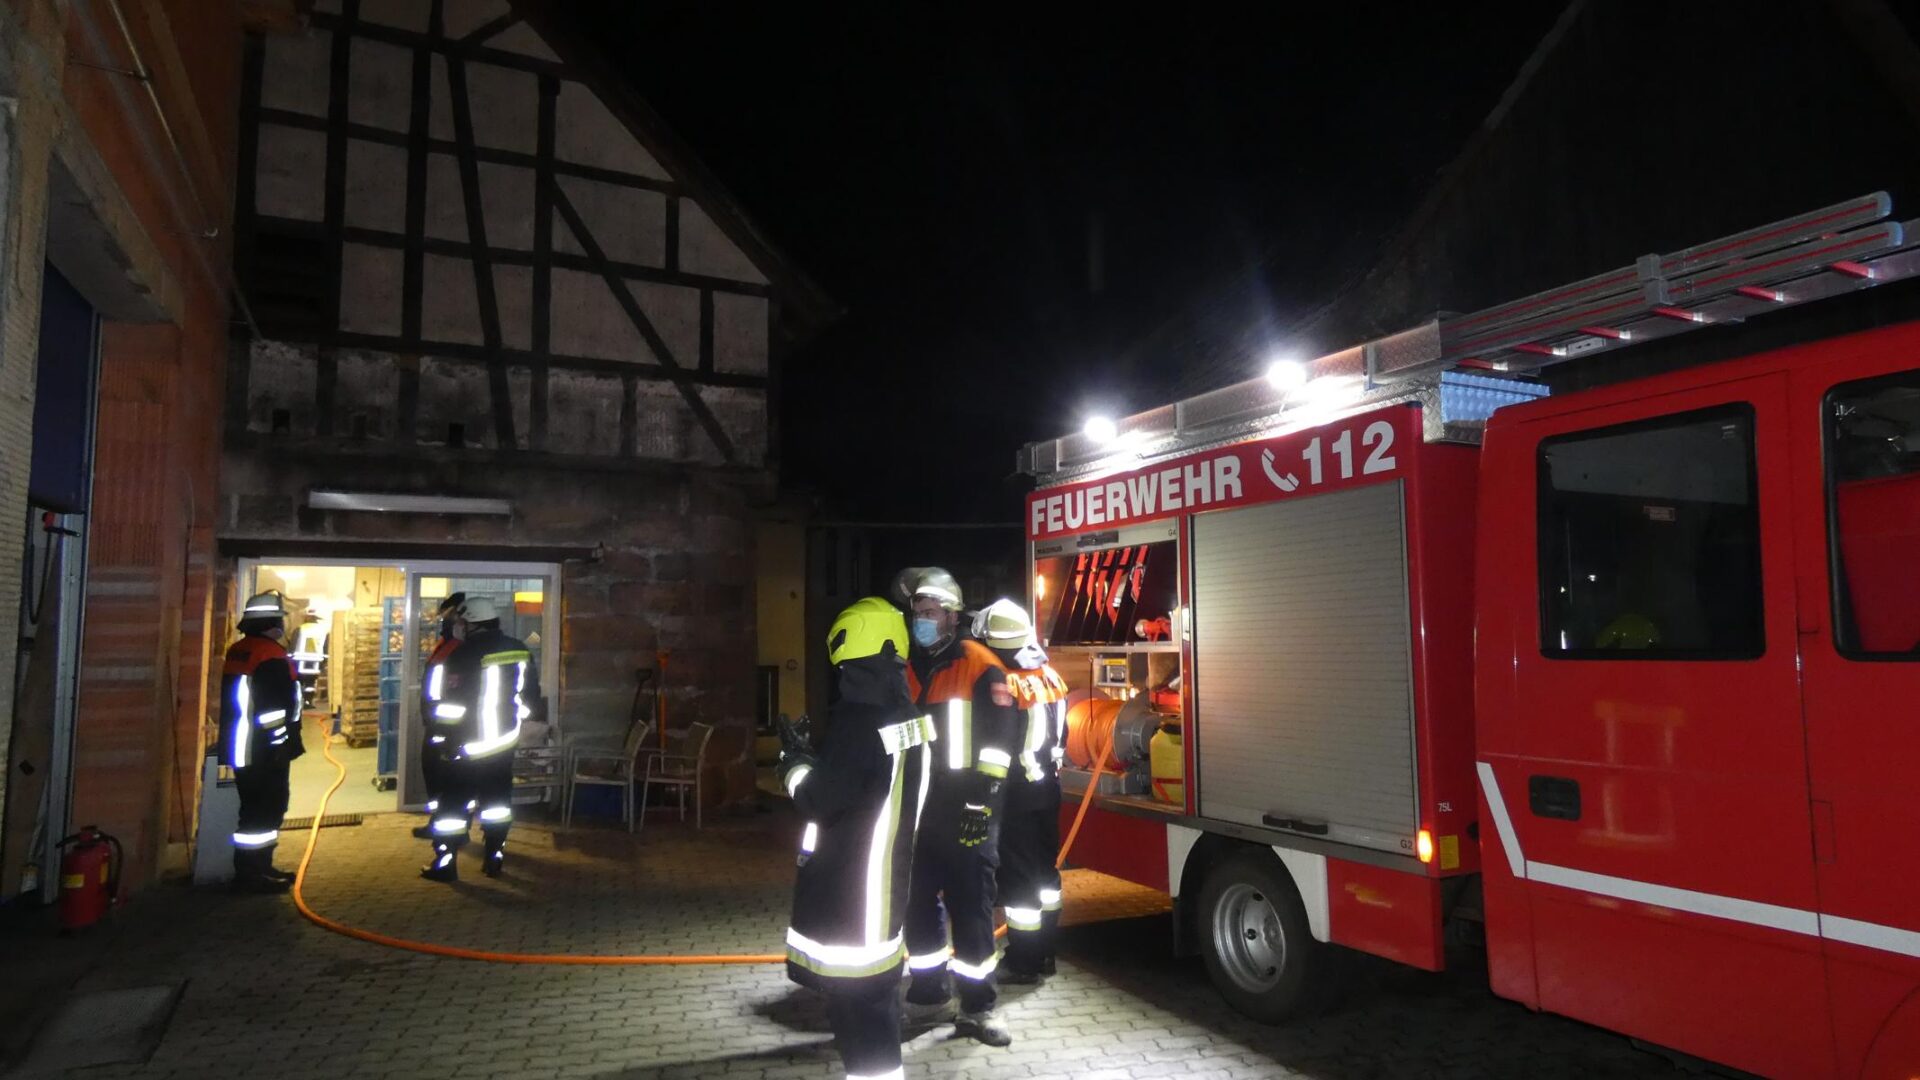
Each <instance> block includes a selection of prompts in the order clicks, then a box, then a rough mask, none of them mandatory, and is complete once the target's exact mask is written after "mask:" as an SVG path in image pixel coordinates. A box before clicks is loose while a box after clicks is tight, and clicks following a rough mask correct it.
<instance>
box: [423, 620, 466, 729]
mask: <svg viewBox="0 0 1920 1080" xmlns="http://www.w3.org/2000/svg"><path fill="white" fill-rule="evenodd" d="M459 647H460V639H459V638H457V637H454V636H453V635H451V634H446V635H443V636H442V637H441V638H440V644H438V645H435V646H434V647H433V652H432V653H431V654H429V655H428V656H427V669H426V670H427V677H426V678H424V679H421V680H420V715H421V716H424V717H426V718H427V733H428V735H429V737H431V735H432V733H433V707H434V706H435V705H438V704H440V699H441V698H443V697H445V696H446V695H447V657H449V656H452V655H453V651H454V650H455V649H458V648H459Z"/></svg>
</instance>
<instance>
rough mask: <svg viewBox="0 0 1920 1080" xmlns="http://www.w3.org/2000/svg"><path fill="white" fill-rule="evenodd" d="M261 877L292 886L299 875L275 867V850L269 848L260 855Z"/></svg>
mask: <svg viewBox="0 0 1920 1080" xmlns="http://www.w3.org/2000/svg"><path fill="white" fill-rule="evenodd" d="M260 876H261V877H263V878H266V879H267V880H268V881H280V882H285V883H286V884H288V885H292V884H293V879H294V878H295V877H296V876H297V875H296V874H294V872H293V871H291V870H282V869H280V868H279V867H277V866H275V865H273V849H272V848H268V849H266V850H265V851H262V852H261V853H260Z"/></svg>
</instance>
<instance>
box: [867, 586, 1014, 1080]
mask: <svg viewBox="0 0 1920 1080" xmlns="http://www.w3.org/2000/svg"><path fill="white" fill-rule="evenodd" d="M910 573H911V574H912V576H911V578H910V579H909V580H908V581H906V582H903V583H902V584H901V585H899V586H897V587H896V589H895V592H896V593H909V594H910V595H911V604H912V612H913V631H912V632H913V638H914V642H913V648H912V650H911V652H910V657H909V663H908V665H907V677H908V682H909V685H910V686H911V687H912V689H913V694H914V701H915V703H916V704H917V705H918V706H919V707H920V709H921V710H922V711H923V713H924V714H925V715H926V716H927V718H928V719H929V720H931V721H932V723H933V724H934V726H935V727H936V728H937V729H938V730H939V732H940V740H941V742H940V745H939V746H937V747H936V748H935V753H934V770H933V783H932V789H931V791H930V793H929V794H928V796H927V814H926V823H925V828H923V829H921V831H920V839H919V841H918V842H917V843H916V844H915V846H914V853H913V890H912V893H911V896H910V897H909V899H908V901H907V953H908V956H907V966H908V968H909V969H911V971H912V975H913V984H912V986H911V987H909V988H908V991H907V1003H908V1005H909V1006H911V1007H912V1012H913V1016H914V1019H915V1020H919V1021H926V1020H932V1019H936V1018H941V1017H944V1016H945V1015H946V1013H947V1011H948V1003H949V1002H950V1001H951V1000H952V998H953V988H952V987H951V986H950V978H949V977H950V976H951V981H953V982H957V983H958V990H959V998H960V1011H959V1016H958V1018H957V1019H956V1022H955V1028H956V1030H957V1031H958V1033H959V1034H961V1035H963V1036H966V1037H969V1038H972V1039H975V1040H977V1041H979V1042H982V1043H985V1044H986V1045H988V1046H1007V1045H1009V1044H1010V1043H1012V1042H1013V1036H1012V1035H1011V1034H1010V1033H1009V1032H1008V1031H1007V1027H1006V1025H1005V1023H1003V1022H1002V1021H1001V1020H1000V1018H999V1017H998V1015H997V1014H996V1013H995V1011H994V1004H995V1002H996V1000H997V999H998V996H999V993H998V991H997V989H996V988H995V985H994V971H995V969H996V968H997V966H998V965H999V960H1000V957H999V948H998V945H997V943H996V942H995V940H994V934H993V908H994V876H995V872H996V871H997V869H998V867H999V863H1000V855H999V832H1000V828H999V818H998V817H997V815H998V814H999V813H1000V805H1001V786H1002V785H1003V784H1004V783H1005V782H1006V779H1007V773H1008V770H1009V769H1011V768H1012V767H1013V764H1014V755H1015V753H1016V752H1017V751H1018V750H1019V747H1020V739H1021V733H1022V729H1021V726H1020V723H1019V720H1020V716H1019V713H1018V712H1017V711H1015V709H1014V704H1013V695H1012V692H1011V690H1010V689H1009V688H1008V686H1007V673H1006V668H1005V665H1004V664H1003V663H1002V662H1001V661H1000V659H999V658H998V657H996V656H994V654H993V653H992V651H991V650H989V649H987V648H986V646H984V645H982V644H980V643H979V642H977V641H972V640H968V639H967V638H965V637H964V636H963V635H962V634H961V632H960V622H959V618H960V609H961V607H962V606H963V605H962V603H961V596H960V586H959V584H958V583H957V582H955V581H954V580H953V575H951V574H949V573H947V572H946V571H945V570H942V569H940V568H939V567H926V568H924V569H920V570H917V571H913V572H910Z"/></svg>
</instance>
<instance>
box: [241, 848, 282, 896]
mask: <svg viewBox="0 0 1920 1080" xmlns="http://www.w3.org/2000/svg"><path fill="white" fill-rule="evenodd" d="M272 860H273V856H272V854H270V853H269V852H265V851H235V852H234V853H233V891H234V892H237V893H283V892H286V891H287V889H288V887H290V886H291V885H292V884H293V883H292V882H291V881H279V880H277V879H275V878H271V877H268V876H267V874H266V871H267V870H268V869H271V868H272V866H273V861H272Z"/></svg>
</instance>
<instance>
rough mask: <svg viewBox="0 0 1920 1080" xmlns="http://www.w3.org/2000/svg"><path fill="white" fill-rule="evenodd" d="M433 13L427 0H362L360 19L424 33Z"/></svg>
mask: <svg viewBox="0 0 1920 1080" xmlns="http://www.w3.org/2000/svg"><path fill="white" fill-rule="evenodd" d="M432 13H433V5H431V4H429V3H428V2H427V0H360V21H362V22H370V23H379V24H380V25H381V26H391V27H393V28H394V29H396V30H412V31H414V32H415V33H420V34H424V33H426V32H427V29H428V22H429V19H430V17H431V15H432Z"/></svg>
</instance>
